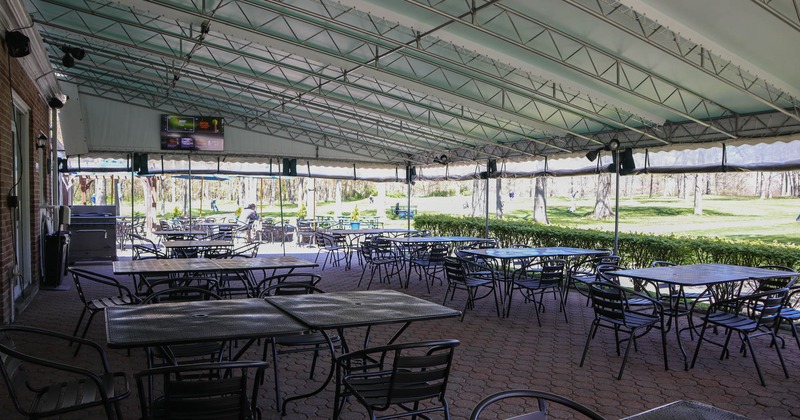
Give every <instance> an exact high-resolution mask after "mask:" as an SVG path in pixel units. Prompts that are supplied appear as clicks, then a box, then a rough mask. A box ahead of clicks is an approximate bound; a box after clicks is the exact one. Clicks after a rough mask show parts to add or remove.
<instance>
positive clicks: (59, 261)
mask: <svg viewBox="0 0 800 420" xmlns="http://www.w3.org/2000/svg"><path fill="white" fill-rule="evenodd" d="M68 243H69V232H67V231H61V232H57V233H54V234H52V235H45V237H44V255H43V256H42V258H44V281H43V282H42V287H58V286H60V285H61V278H62V277H63V275H64V269H65V267H64V265H65V264H66V263H67V244H68Z"/></svg>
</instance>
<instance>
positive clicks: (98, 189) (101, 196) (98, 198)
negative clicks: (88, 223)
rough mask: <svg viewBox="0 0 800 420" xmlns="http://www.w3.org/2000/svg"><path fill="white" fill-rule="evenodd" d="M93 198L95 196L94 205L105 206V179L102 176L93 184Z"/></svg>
mask: <svg viewBox="0 0 800 420" xmlns="http://www.w3.org/2000/svg"><path fill="white" fill-rule="evenodd" d="M94 196H95V203H94V204H97V205H98V206H105V205H106V203H107V201H108V200H107V199H106V178H105V177H103V176H99V177H97V181H96V182H95V183H94Z"/></svg>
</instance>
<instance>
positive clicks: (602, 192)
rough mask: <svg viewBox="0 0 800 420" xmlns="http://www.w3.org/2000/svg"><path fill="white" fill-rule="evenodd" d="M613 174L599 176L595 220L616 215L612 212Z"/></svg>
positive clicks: (595, 201)
mask: <svg viewBox="0 0 800 420" xmlns="http://www.w3.org/2000/svg"><path fill="white" fill-rule="evenodd" d="M610 195H611V174H607V173H604V174H600V175H598V176H597V196H596V197H595V200H594V214H593V215H592V217H593V218H595V219H607V218H609V217H611V216H613V215H614V211H613V210H611V198H610Z"/></svg>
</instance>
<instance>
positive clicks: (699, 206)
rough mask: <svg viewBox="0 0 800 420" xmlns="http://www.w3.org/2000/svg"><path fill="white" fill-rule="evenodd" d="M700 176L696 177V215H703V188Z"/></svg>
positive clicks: (696, 175)
mask: <svg viewBox="0 0 800 420" xmlns="http://www.w3.org/2000/svg"><path fill="white" fill-rule="evenodd" d="M701 185H702V179H700V175H699V174H695V175H694V214H698V215H700V214H703V188H702V187H701Z"/></svg>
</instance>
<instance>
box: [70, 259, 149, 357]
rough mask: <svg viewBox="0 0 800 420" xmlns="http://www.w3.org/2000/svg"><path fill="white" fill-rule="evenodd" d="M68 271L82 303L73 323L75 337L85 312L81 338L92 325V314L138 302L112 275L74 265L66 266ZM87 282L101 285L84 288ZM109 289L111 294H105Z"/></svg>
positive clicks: (78, 349) (79, 345) (79, 347)
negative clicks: (81, 307) (85, 318)
mask: <svg viewBox="0 0 800 420" xmlns="http://www.w3.org/2000/svg"><path fill="white" fill-rule="evenodd" d="M68 271H69V272H70V274H72V280H73V281H74V282H75V289H76V290H77V291H78V296H79V297H80V299H81V302H82V303H83V310H82V311H81V316H80V317H79V318H78V322H77V323H76V324H75V330H74V331H73V332H72V335H74V336H76V337H77V336H78V331H80V327H81V324H82V323H83V318H84V316H86V314H87V313H88V314H89V318H88V319H87V320H86V325H85V326H84V327H83V332H82V333H81V335H80V337H81V338H85V337H86V333H87V332H88V331H89V326H90V325H92V320H93V319H94V316H95V315H97V314H98V313H100V312H103V311H104V310H105V309H106V308H108V307H109V306H120V305H134V304H137V303H139V298H138V297H136V295H135V294H134V293H133V292H131V291H130V289H128V288H127V287H125V286H123V285H122V283H120V282H119V281H117V279H115V278H113V277H108V276H104V275H102V274H97V273H95V272H92V271H89V270H84V269H80V268H74V267H70V268H68ZM87 282H88V283H94V284H93V286H99V285H102V286H101V287H87V288H86V289H84V287H83V284H84V283H87ZM103 286H107V287H103ZM100 291H102V292H103V294H99V293H100ZM109 291H113V294H107V293H108V292H109ZM80 349H81V344H80V343H78V346H77V347H76V348H75V355H77V354H78V351H80Z"/></svg>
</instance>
